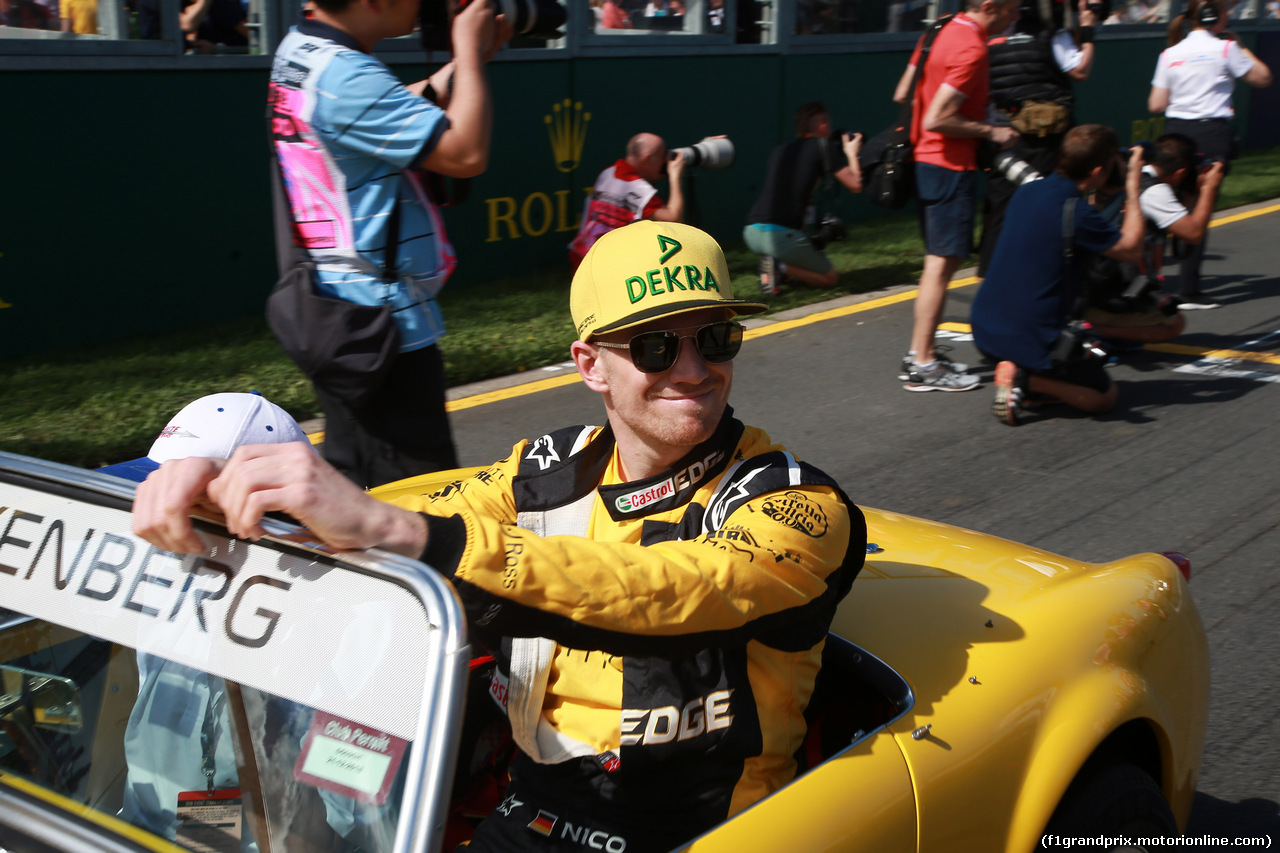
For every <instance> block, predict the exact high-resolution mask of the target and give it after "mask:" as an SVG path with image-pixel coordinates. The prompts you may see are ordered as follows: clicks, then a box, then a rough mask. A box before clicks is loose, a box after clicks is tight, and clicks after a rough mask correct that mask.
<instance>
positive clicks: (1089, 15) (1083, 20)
mask: <svg viewBox="0 0 1280 853" xmlns="http://www.w3.org/2000/svg"><path fill="white" fill-rule="evenodd" d="M1076 11H1077V13H1078V15H1079V20H1080V26H1082V27H1096V26H1098V24H1100V23H1102V22H1101V21H1099V20H1098V16H1097V15H1095V14H1094V13H1093V10H1092V9H1090V8H1089V0H1080V5H1079V6H1078V7H1076Z"/></svg>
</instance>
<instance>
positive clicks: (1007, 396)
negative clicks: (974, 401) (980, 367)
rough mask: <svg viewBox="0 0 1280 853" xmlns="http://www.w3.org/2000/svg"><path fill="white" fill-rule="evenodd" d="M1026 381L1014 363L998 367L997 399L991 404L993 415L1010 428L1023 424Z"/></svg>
mask: <svg viewBox="0 0 1280 853" xmlns="http://www.w3.org/2000/svg"><path fill="white" fill-rule="evenodd" d="M1025 380H1026V377H1025V376H1024V374H1023V372H1022V368H1020V367H1018V365H1016V364H1014V363H1013V362H1012V361H1002V362H1000V363H999V364H997V365H996V398H995V400H994V401H993V402H992V403H991V414H993V415H995V416H996V419H997V420H1000V421H1001V422H1003V423H1006V424H1008V425H1009V426H1017V425H1018V424H1020V423H1022V414H1023V408H1022V407H1023V398H1024V397H1025V396H1026V388H1024V387H1023V386H1024V384H1025Z"/></svg>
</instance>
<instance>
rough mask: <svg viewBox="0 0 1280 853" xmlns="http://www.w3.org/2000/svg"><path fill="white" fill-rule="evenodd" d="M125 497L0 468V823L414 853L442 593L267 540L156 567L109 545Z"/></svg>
mask: <svg viewBox="0 0 1280 853" xmlns="http://www.w3.org/2000/svg"><path fill="white" fill-rule="evenodd" d="M131 492H132V486H131V485H129V484H125V483H124V482H123V481H115V480H114V479H113V478H109V477H106V476H104V475H98V474H90V473H87V472H83V471H79V470H78V469H62V468H61V466H50V465H46V464H45V463H37V462H36V461H35V460H24V459H22V458H21V457H12V456H8V455H4V454H0V602H3V605H4V608H5V609H4V610H3V611H0V828H5V829H12V828H14V827H13V826H9V827H7V828H6V827H5V821H6V820H7V818H5V817H4V815H5V814H10V815H13V814H16V813H17V811H15V809H17V810H18V811H22V812H23V813H24V815H25V817H26V818H27V819H26V820H24V821H22V826H21V829H22V831H24V832H27V833H30V837H32V838H33V839H34V840H36V841H42V842H44V843H45V844H46V845H48V846H50V847H52V848H53V849H55V850H56V849H70V848H71V847H72V846H73V845H71V844H69V843H66V839H67V838H69V837H71V836H72V835H75V834H76V833H77V832H78V833H81V837H83V833H84V832H86V831H88V832H90V833H99V834H101V835H102V837H104V838H105V837H108V836H110V837H112V838H118V839H125V840H126V841H127V842H128V843H129V844H131V845H134V849H136V848H137V846H141V847H142V848H143V849H146V848H151V849H167V848H169V844H167V843H166V842H176V843H177V844H178V845H180V846H181V847H182V848H186V849H188V850H194V851H202V853H203V851H213V853H237V852H238V851H250V850H252V851H276V853H280V851H316V850H326V851H327V850H342V849H357V848H358V849H362V850H366V851H387V853H392V851H399V850H408V849H427V850H430V849H435V848H436V847H437V846H438V844H439V837H438V835H437V834H436V833H437V832H438V827H439V826H440V825H441V823H442V820H441V819H440V818H439V813H440V811H441V809H442V808H443V805H442V804H443V803H445V802H446V801H447V799H448V794H449V791H448V787H449V784H450V781H451V773H452V767H453V759H454V755H453V753H452V748H451V746H450V744H452V743H453V742H455V741H456V734H457V727H458V726H459V725H460V719H461V712H462V701H461V693H460V690H459V689H458V685H459V684H460V683H461V679H464V678H465V674H466V661H467V659H468V653H467V649H466V646H465V635H464V632H463V631H462V627H461V626H462V620H461V616H460V613H459V612H458V610H457V603H456V597H455V596H453V594H452V591H451V590H449V588H448V587H447V585H445V584H444V583H443V581H441V580H440V579H439V578H438V577H436V576H435V575H434V573H432V572H431V571H430V570H428V569H426V567H424V566H422V565H421V564H418V563H415V562H413V561H408V560H402V559H400V558H395V557H390V556H379V555H377V554H373V555H338V554H333V553H330V552H326V551H324V550H323V549H321V548H318V547H316V546H314V543H309V542H307V540H306V536H305V533H303V532H302V531H301V530H299V529H298V528H293V527H290V526H288V525H284V524H274V523H273V525H272V527H271V528H270V530H269V532H270V533H272V534H273V536H272V538H271V539H270V540H265V541H264V542H263V543H259V544H252V545H250V544H247V543H244V542H240V541H237V540H235V539H232V538H230V537H228V536H227V535H226V533H225V531H224V530H223V529H222V528H221V527H220V526H218V525H216V524H213V523H207V522H201V523H200V525H199V529H200V530H201V534H202V536H204V538H205V540H206V542H207V543H208V545H209V548H208V550H207V551H206V553H205V555H204V556H203V557H180V556H178V555H174V554H168V553H166V552H163V551H159V550H158V549H155V548H152V547H151V546H149V545H147V544H146V543H145V542H142V541H141V540H138V539H135V538H134V537H133V536H132V535H131V533H130V532H129V519H128V498H129V497H130V496H131ZM15 804H16V805H15ZM14 820H15V822H16V818H14ZM86 826H87V827H88V829H86ZM0 834H2V833H0ZM6 837H7V836H6ZM41 849H44V848H41ZM81 849H83V848H81ZM88 849H94V848H93V847H92V845H91V846H90V847H89V848H88ZM101 849H106V845H105V844H104V845H103V846H102V848H101ZM169 849H171V848H169Z"/></svg>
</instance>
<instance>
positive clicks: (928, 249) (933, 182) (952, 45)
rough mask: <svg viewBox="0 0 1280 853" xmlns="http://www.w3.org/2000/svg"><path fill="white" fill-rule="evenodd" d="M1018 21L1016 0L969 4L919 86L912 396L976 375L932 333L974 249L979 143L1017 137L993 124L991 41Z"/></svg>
mask: <svg viewBox="0 0 1280 853" xmlns="http://www.w3.org/2000/svg"><path fill="white" fill-rule="evenodd" d="M1017 18H1018V0H968V5H967V8H966V10H965V11H963V12H960V13H959V14H957V15H956V16H955V17H954V18H952V19H951V20H950V21H948V22H947V23H946V24H945V25H944V26H943V27H942V31H941V32H939V33H938V35H937V39H936V40H935V41H934V43H933V47H932V49H931V50H930V51H929V56H928V59H927V60H926V62H925V64H924V68H923V71H922V73H921V75H920V80H919V82H918V83H917V85H916V86H915V90H914V102H913V107H914V108H913V111H912V114H911V142H912V144H913V145H914V146H915V160H916V189H917V193H918V196H919V198H918V200H917V204H918V205H919V209H920V230H921V232H922V234H923V236H924V251H925V258H924V271H923V272H922V273H921V275H920V286H919V290H918V292H917V293H916V304H915V321H914V323H913V325H912V328H911V342H910V344H909V345H908V349H907V354H906V355H905V356H903V358H902V364H901V371H902V372H901V374H900V376H899V378H900V379H902V380H903V381H904V382H905V384H904V385H903V386H902V387H903V388H905V389H906V390H908V391H971V390H973V389H974V388H977V387H978V377H976V376H970V375H969V374H968V373H967V372H966V371H967V370H968V367H967V366H966V365H963V364H959V363H957V362H952V361H951V360H950V359H947V358H945V357H939V355H938V353H937V351H936V349H935V347H934V340H933V339H934V335H935V334H936V333H937V330H938V323H939V322H941V320H942V311H943V308H945V306H946V300H947V284H948V283H949V282H950V281H951V277H952V276H953V275H955V272H956V270H957V269H959V268H960V262H961V261H963V260H964V259H965V258H967V257H969V254H970V253H971V252H972V251H973V219H974V213H975V206H976V205H977V196H976V185H977V172H975V171H974V170H975V169H977V167H978V143H979V142H980V141H981V140H984V139H987V140H990V141H992V142H994V143H995V144H996V145H997V146H998V147H999V148H1008V147H1009V146H1010V145H1012V144H1013V142H1014V140H1015V139H1016V138H1017V136H1018V132H1017V131H1016V130H1014V129H1013V128H1011V127H1000V126H997V125H993V124H990V123H989V122H988V118H987V100H988V88H989V87H988V83H989V81H988V71H987V69H988V59H987V38H988V37H989V36H990V34H991V33H1000V32H1004V30H1005V29H1006V28H1007V27H1008V26H1009V25H1010V24H1011V23H1013V22H1014V21H1015V20H1017ZM922 46H923V40H922V41H921V42H920V43H917V44H916V49H915V52H914V53H912V55H911V61H910V62H909V63H908V64H907V69H906V71H905V72H903V75H902V78H901V79H900V80H899V81H898V87H897V89H896V90H895V92H894V100H895V101H897V102H898V103H903V102H905V101H906V99H907V95H908V93H911V91H912V86H911V82H912V79H913V78H914V76H915V70H916V66H917V65H918V64H919V62H920V54H921V48H922Z"/></svg>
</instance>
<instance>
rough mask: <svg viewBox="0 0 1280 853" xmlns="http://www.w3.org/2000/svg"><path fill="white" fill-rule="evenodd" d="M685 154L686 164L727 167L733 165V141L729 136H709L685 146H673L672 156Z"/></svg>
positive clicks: (708, 167) (707, 167)
mask: <svg viewBox="0 0 1280 853" xmlns="http://www.w3.org/2000/svg"><path fill="white" fill-rule="evenodd" d="M676 154H683V155H684V163H685V165H686V166H693V167H695V168H697V167H700V168H703V169H727V168H729V167H730V166H732V165H733V154H734V150H733V143H732V142H731V141H730V140H729V137H727V136H707V137H704V138H703V139H702V140H700V141H698V142H695V143H693V144H692V145H689V146H686V147H684V148H672V149H671V152H670V156H671V157H673V158H674V157H675V156H676Z"/></svg>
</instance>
